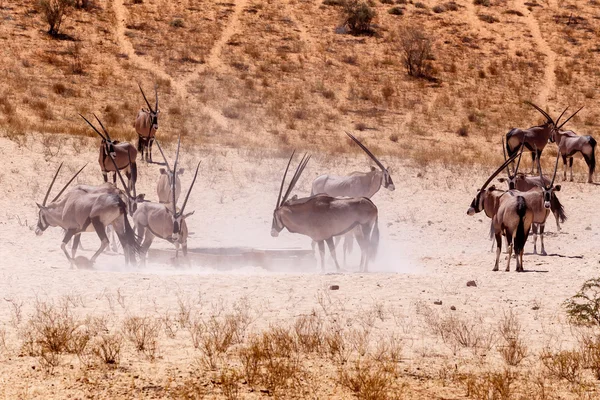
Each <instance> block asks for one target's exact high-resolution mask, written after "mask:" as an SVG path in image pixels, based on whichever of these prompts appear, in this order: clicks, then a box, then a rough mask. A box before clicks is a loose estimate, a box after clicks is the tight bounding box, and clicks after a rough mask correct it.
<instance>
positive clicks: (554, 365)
mask: <svg viewBox="0 0 600 400" xmlns="http://www.w3.org/2000/svg"><path fill="white" fill-rule="evenodd" d="M540 358H541V360H542V363H543V364H544V366H545V367H546V368H547V369H548V372H550V374H552V375H553V376H555V377H556V378H558V379H565V380H567V381H569V382H571V383H577V382H579V378H580V376H581V368H582V366H583V358H582V356H581V354H580V353H579V352H577V351H574V350H563V351H559V352H558V353H552V352H551V351H550V350H548V349H546V350H544V352H542V354H541V355H540Z"/></svg>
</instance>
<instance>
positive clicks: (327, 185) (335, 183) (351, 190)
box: [311, 132, 395, 265]
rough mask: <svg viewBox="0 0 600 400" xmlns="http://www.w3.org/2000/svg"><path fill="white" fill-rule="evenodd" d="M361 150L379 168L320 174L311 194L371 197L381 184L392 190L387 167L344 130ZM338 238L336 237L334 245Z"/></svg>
mask: <svg viewBox="0 0 600 400" xmlns="http://www.w3.org/2000/svg"><path fill="white" fill-rule="evenodd" d="M346 135H348V137H350V138H351V139H352V140H353V141H354V142H355V143H356V144H357V145H358V146H359V147H360V148H361V149H363V151H364V152H365V153H366V154H367V155H368V156H369V157H370V158H371V159H372V160H373V162H375V164H377V166H378V167H379V170H378V169H376V168H374V167H373V168H371V171H369V172H353V173H352V174H350V175H348V176H336V175H321V176H319V177H317V178H316V179H315V180H314V181H313V183H312V190H311V195H315V194H319V193H324V194H327V195H329V196H332V197H367V198H369V199H370V198H371V197H372V196H374V195H375V193H377V192H378V191H379V189H380V188H381V187H382V186H383V187H384V188H386V189H388V190H389V191H394V189H395V186H394V182H393V181H392V176H391V175H390V173H389V171H388V169H387V168H385V167H384V166H383V164H382V163H381V162H380V161H379V160H378V159H377V157H375V156H374V155H373V153H371V152H370V151H369V149H368V148H367V147H366V146H365V145H364V144H362V143H361V142H360V141H359V140H358V139H357V138H356V137H354V135H352V134H350V133H348V132H346ZM352 235H353V233H352V232H349V233H347V234H346V235H345V239H344V248H343V253H344V265H345V264H346V253H347V252H349V251H351V248H352V242H353V240H354V239H353V237H352ZM338 242H339V238H336V243H335V244H336V247H337V244H338Z"/></svg>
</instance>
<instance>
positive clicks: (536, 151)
mask: <svg viewBox="0 0 600 400" xmlns="http://www.w3.org/2000/svg"><path fill="white" fill-rule="evenodd" d="M526 104H529V105H530V106H532V107H533V108H535V109H536V110H538V111H539V112H540V113H541V114H542V115H543V116H544V117H545V118H546V122H544V124H542V125H539V126H533V127H531V128H528V129H519V128H513V129H511V130H510V131H509V132H508V133H507V134H506V150H507V151H508V155H509V156H512V155H513V154H516V153H517V151H518V150H519V148H520V147H521V144H524V145H525V147H526V148H527V150H529V151H530V152H531V173H533V166H534V165H535V160H536V158H539V157H540V156H541V154H542V151H543V150H544V147H546V144H547V143H548V140H549V139H550V137H551V136H552V133H553V132H554V131H556V130H557V129H559V128H557V126H558V123H559V121H560V118H561V117H562V115H563V114H564V111H563V113H562V114H561V115H560V116H559V117H558V120H557V121H556V122H554V120H553V119H552V117H550V115H548V113H546V112H545V111H544V110H542V109H541V108H540V107H538V106H536V105H535V104H533V103H531V102H526ZM565 111H566V110H565ZM567 122H568V120H567V121H565V123H567ZM565 123H563V125H564V124H565ZM561 126H562V125H561Z"/></svg>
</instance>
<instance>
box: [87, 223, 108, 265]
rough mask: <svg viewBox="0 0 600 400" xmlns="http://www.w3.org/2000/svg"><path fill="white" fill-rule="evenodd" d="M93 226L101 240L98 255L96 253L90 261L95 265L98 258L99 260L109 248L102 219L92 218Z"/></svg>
mask: <svg viewBox="0 0 600 400" xmlns="http://www.w3.org/2000/svg"><path fill="white" fill-rule="evenodd" d="M92 226H93V227H94V230H95V231H96V233H97V234H98V237H99V238H100V248H99V249H98V250H97V251H96V253H94V255H93V256H92V258H91V259H90V261H91V262H92V263H94V262H96V258H98V256H99V255H100V254H101V253H102V252H103V251H104V249H106V247H107V246H108V237H107V236H106V227H105V226H104V225H103V224H102V222H101V221H100V218H98V217H94V218H92Z"/></svg>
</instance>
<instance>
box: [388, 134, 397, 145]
mask: <svg viewBox="0 0 600 400" xmlns="http://www.w3.org/2000/svg"><path fill="white" fill-rule="evenodd" d="M389 138H390V140H391V141H392V142H394V143H398V135H397V134H395V133H392V134H391V135H390V136H389Z"/></svg>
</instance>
